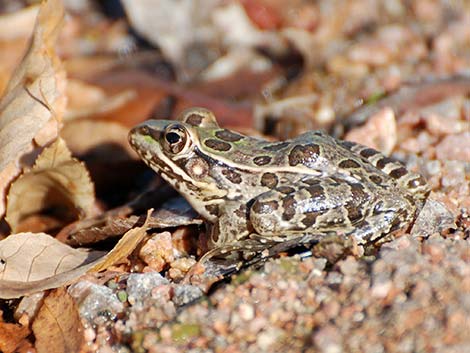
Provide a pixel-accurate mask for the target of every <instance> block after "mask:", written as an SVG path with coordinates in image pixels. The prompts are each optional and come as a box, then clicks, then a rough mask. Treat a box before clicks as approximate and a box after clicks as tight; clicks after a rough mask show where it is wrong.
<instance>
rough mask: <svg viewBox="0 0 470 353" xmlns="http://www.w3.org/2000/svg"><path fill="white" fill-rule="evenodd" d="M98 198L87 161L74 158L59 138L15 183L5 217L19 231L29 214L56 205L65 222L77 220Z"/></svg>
mask: <svg viewBox="0 0 470 353" xmlns="http://www.w3.org/2000/svg"><path fill="white" fill-rule="evenodd" d="M94 201H95V197H94V187H93V183H92V182H91V180H90V176H89V174H88V171H87V169H86V167H85V165H84V164H83V163H82V162H80V161H78V160H76V159H75V158H72V155H71V153H70V151H69V150H68V148H67V146H66V145H65V142H64V141H63V140H62V139H60V138H59V139H58V140H56V141H55V142H54V143H53V144H52V145H51V146H49V147H48V148H46V149H44V150H43V151H42V153H41V154H40V155H39V156H38V158H37V159H36V163H35V164H34V166H33V168H32V169H31V171H29V172H27V173H26V174H24V175H22V176H21V177H20V178H18V180H16V181H15V182H14V183H13V184H12V185H11V187H10V191H9V193H8V201H7V211H6V217H5V219H6V221H7V222H8V224H9V225H10V227H11V228H12V230H13V232H17V231H18V227H19V225H20V224H21V222H22V221H23V220H25V219H27V217H29V216H34V215H36V214H37V213H39V212H41V211H42V210H44V209H49V210H50V209H52V208H53V207H56V208H57V209H59V210H60V211H61V213H62V214H61V217H60V219H61V221H62V222H68V221H73V220H75V219H77V218H81V217H83V216H90V215H91V213H92V211H93V205H94ZM64 212H65V213H66V214H65V215H64Z"/></svg>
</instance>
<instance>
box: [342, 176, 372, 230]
mask: <svg viewBox="0 0 470 353" xmlns="http://www.w3.org/2000/svg"><path fill="white" fill-rule="evenodd" d="M349 187H350V190H351V198H350V200H349V201H348V202H346V204H345V205H344V208H345V209H346V211H347V212H348V218H349V219H350V220H351V221H356V220H358V219H361V218H362V217H363V216H364V213H363V212H364V210H365V209H366V208H367V207H365V205H364V204H365V203H367V201H368V200H369V197H370V195H369V194H368V193H367V192H366V191H365V190H364V187H363V186H362V185H361V184H359V183H354V184H350V185H349Z"/></svg>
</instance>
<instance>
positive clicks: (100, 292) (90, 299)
mask: <svg viewBox="0 0 470 353" xmlns="http://www.w3.org/2000/svg"><path fill="white" fill-rule="evenodd" d="M69 294H70V295H71V296H72V297H73V298H74V299H75V301H76V302H77V303H79V305H78V309H79V312H80V316H81V317H83V318H85V319H87V320H88V321H90V322H94V320H95V319H96V318H97V317H99V316H104V315H106V316H108V317H109V318H112V317H114V316H116V315H117V314H118V313H120V312H122V311H123V310H124V306H123V304H122V303H121V302H120V301H119V299H118V297H117V296H116V295H115V293H114V292H113V291H112V290H111V289H109V288H108V287H106V286H101V285H98V284H95V283H92V282H89V281H80V282H78V283H76V284H74V285H72V286H71V287H70V288H69Z"/></svg>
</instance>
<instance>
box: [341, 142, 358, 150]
mask: <svg viewBox="0 0 470 353" xmlns="http://www.w3.org/2000/svg"><path fill="white" fill-rule="evenodd" d="M339 143H340V145H341V146H343V147H344V148H346V149H348V150H351V149H352V148H353V147H354V146H357V144H356V143H354V142H351V141H340V142H339Z"/></svg>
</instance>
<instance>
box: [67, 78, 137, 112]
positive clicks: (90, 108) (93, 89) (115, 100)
mask: <svg viewBox="0 0 470 353" xmlns="http://www.w3.org/2000/svg"><path fill="white" fill-rule="evenodd" d="M67 97H68V105H67V112H66V113H65V116H64V120H72V119H77V118H84V117H92V116H97V115H102V114H108V113H110V112H112V111H114V110H116V109H119V108H121V107H122V106H124V105H125V104H127V103H128V102H130V101H131V100H133V99H135V98H136V97H137V93H136V92H135V91H134V90H131V89H127V90H124V91H122V92H120V93H117V94H114V95H108V94H107V93H106V92H105V91H104V90H103V89H101V88H99V87H97V86H93V85H90V84H87V83H84V82H82V81H79V80H74V79H70V80H68V82H67Z"/></svg>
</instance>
